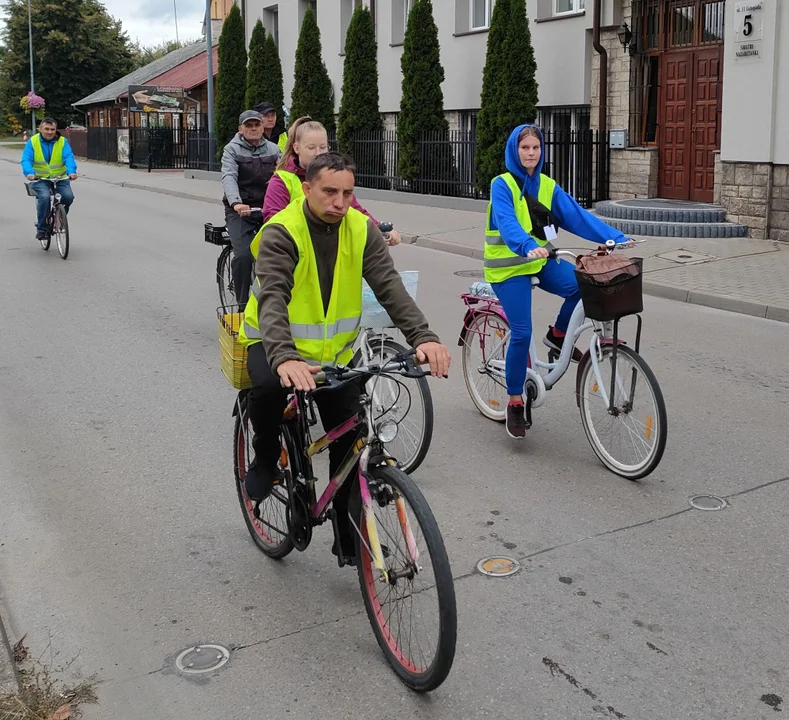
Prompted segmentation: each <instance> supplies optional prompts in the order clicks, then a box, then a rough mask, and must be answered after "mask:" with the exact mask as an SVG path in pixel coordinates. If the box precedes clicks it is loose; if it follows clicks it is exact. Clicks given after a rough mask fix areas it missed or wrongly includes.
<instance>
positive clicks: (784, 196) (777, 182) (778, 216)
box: [770, 165, 789, 242]
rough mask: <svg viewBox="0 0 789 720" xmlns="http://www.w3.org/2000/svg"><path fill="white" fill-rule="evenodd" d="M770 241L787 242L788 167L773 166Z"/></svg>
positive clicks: (788, 221)
mask: <svg viewBox="0 0 789 720" xmlns="http://www.w3.org/2000/svg"><path fill="white" fill-rule="evenodd" d="M772 185H773V187H772V201H771V208H770V209H771V213H770V239H771V240H780V241H782V242H789V165H774V166H773V183H772Z"/></svg>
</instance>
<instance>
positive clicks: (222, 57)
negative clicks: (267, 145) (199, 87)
mask: <svg viewBox="0 0 789 720" xmlns="http://www.w3.org/2000/svg"><path fill="white" fill-rule="evenodd" d="M218 65H219V67H218V68H217V75H216V118H215V120H214V133H215V135H216V145H217V152H218V155H219V156H220V157H221V155H222V151H223V150H224V147H225V145H226V144H227V143H228V142H230V140H231V138H232V137H233V135H235V133H236V132H237V128H238V116H239V115H241V113H242V112H244V110H245V107H244V101H245V99H246V98H245V96H246V77H247V46H246V40H245V39H244V21H243V20H242V18H241V10H239V9H238V5H236V4H235V3H234V4H233V7H232V8H230V12H229V13H228V14H227V18H225V22H224V24H223V25H222V34H221V35H220V36H219V63H218Z"/></svg>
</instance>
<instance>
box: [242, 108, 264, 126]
mask: <svg viewBox="0 0 789 720" xmlns="http://www.w3.org/2000/svg"><path fill="white" fill-rule="evenodd" d="M250 120H257V121H258V122H261V121H262V120H263V118H262V117H260V113H259V112H258V111H257V110H244V112H242V113H241V116H240V117H239V118H238V124H239V125H243V124H244V123H245V122H248V121H250Z"/></svg>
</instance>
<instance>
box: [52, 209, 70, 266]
mask: <svg viewBox="0 0 789 720" xmlns="http://www.w3.org/2000/svg"><path fill="white" fill-rule="evenodd" d="M54 229H55V241H56V242H57V245H58V252H59V253H60V257H62V258H63V259H64V260H65V259H66V258H67V257H68V249H69V231H68V215H66V208H64V207H63V206H62V205H58V206H57V207H56V208H55V218H54Z"/></svg>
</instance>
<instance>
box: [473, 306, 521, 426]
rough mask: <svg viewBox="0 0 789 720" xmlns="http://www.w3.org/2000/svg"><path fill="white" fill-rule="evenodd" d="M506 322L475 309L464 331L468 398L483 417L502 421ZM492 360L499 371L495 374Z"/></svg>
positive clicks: (507, 330) (494, 315)
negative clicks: (476, 311) (469, 397)
mask: <svg viewBox="0 0 789 720" xmlns="http://www.w3.org/2000/svg"><path fill="white" fill-rule="evenodd" d="M509 331H510V326H509V323H508V322H507V321H506V320H505V319H504V318H503V317H501V315H498V314H497V313H492V312H478V313H474V315H473V316H472V317H471V319H470V320H469V321H468V327H467V328H464V334H463V379H464V380H465V381H466V389H467V390H468V394H469V395H470V396H471V400H472V402H473V403H474V405H476V407H477V410H479V411H480V412H481V413H482V414H483V415H484V416H485V417H486V418H489V419H491V420H495V421H496V422H504V420H505V419H506V417H507V403H508V402H509V395H508V393H507V388H506V387H505V385H504V377H503V373H504V361H505V358H506V356H507V346H508V345H509V343H508V342H503V341H504V338H506V337H507V333H508V332H509ZM494 364H495V367H496V369H497V370H498V371H499V373H500V375H499V374H496V375H494V374H493V372H492V367H493V365H494Z"/></svg>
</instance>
